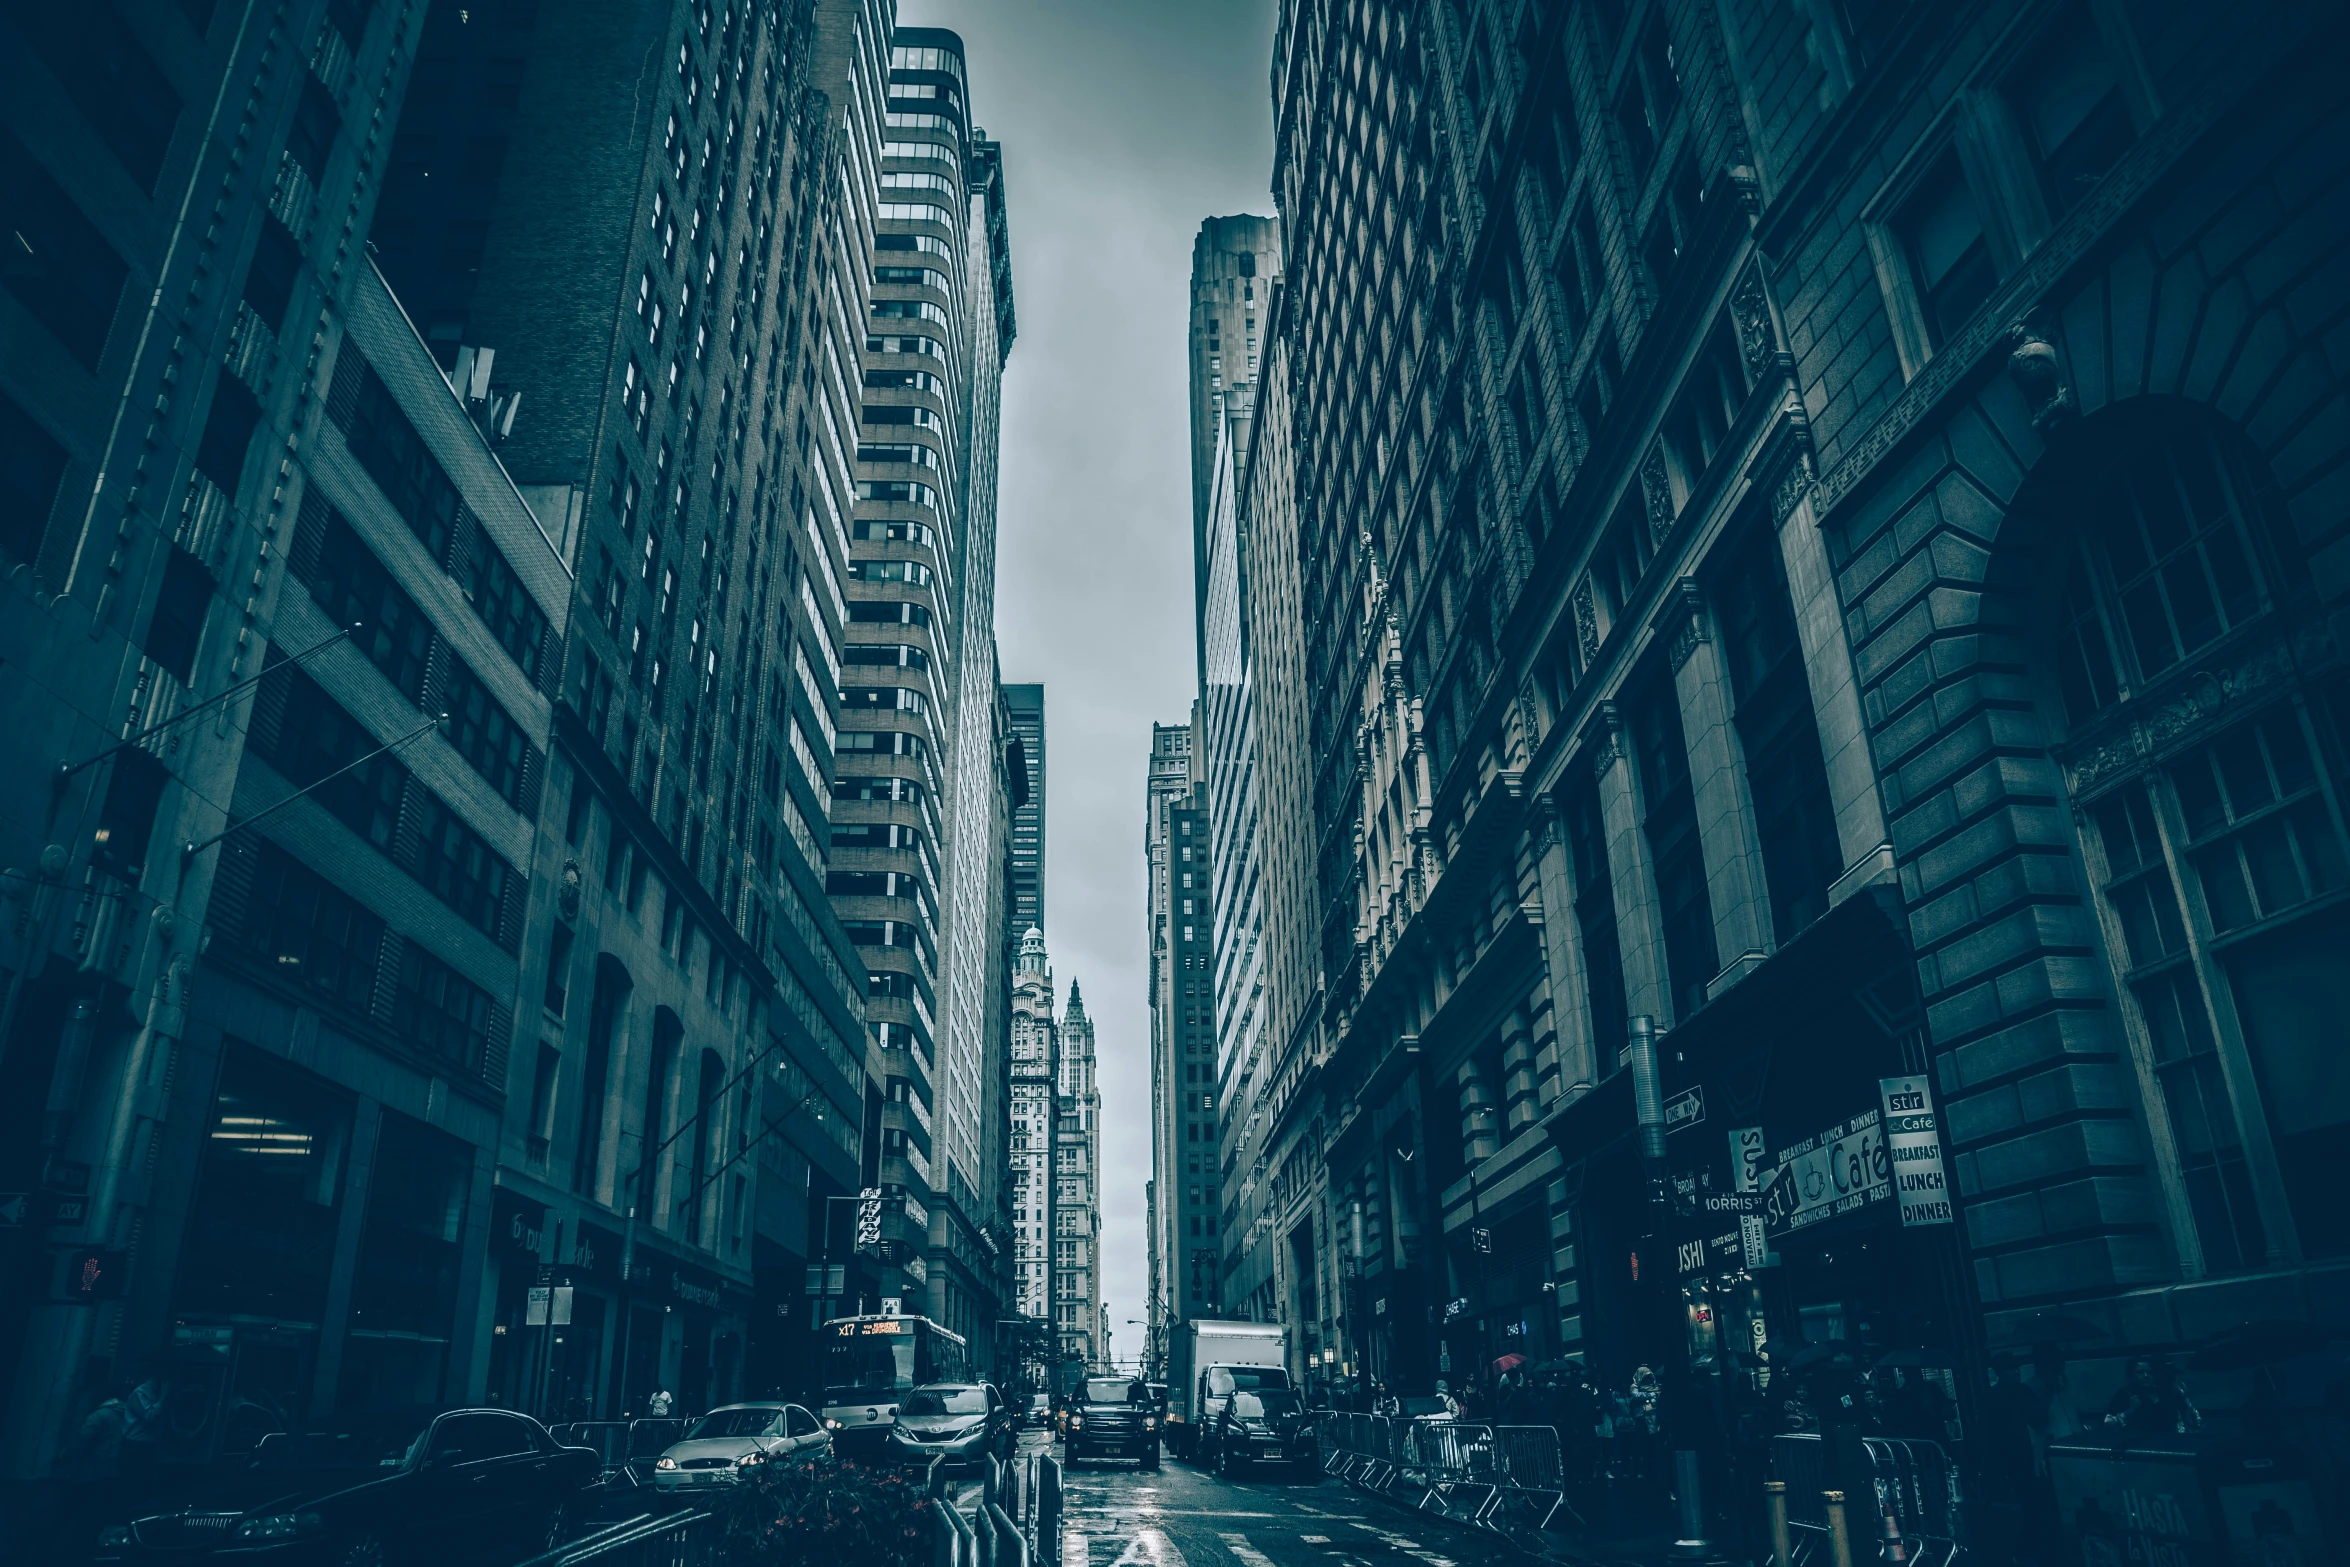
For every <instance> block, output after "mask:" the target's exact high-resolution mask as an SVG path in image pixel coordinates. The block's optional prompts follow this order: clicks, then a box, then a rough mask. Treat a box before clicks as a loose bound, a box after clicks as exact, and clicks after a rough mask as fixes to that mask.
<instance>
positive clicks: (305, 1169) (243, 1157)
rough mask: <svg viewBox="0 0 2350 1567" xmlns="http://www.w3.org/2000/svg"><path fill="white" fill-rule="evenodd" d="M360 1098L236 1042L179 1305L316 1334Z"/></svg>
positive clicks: (229, 1050)
mask: <svg viewBox="0 0 2350 1567" xmlns="http://www.w3.org/2000/svg"><path fill="white" fill-rule="evenodd" d="M350 1140H351V1103H350V1101H349V1100H348V1099H347V1098H345V1097H343V1096H342V1095H339V1094H337V1093H335V1092H334V1091H332V1090H331V1089H329V1088H328V1087H327V1085H326V1084H325V1083H323V1082H321V1081H320V1080H319V1079H317V1078H315V1077H312V1076H310V1075H309V1074H308V1073H307V1072H303V1071H300V1070H299V1069H297V1068H294V1067H291V1066H287V1065H285V1064H284V1063H282V1062H279V1061H277V1060H274V1059H272V1058H270V1057H268V1056H266V1055H263V1054H262V1053H261V1052H259V1051H257V1050H253V1049H250V1048H247V1047H246V1046H244V1045H241V1044H237V1043H235V1042H234V1041H232V1042H230V1043H229V1044H228V1046H227V1047H226V1049H225V1050H224V1052H223V1054H222V1058H221V1064H220V1086H219V1088H218V1089H217V1090H216V1091H215V1093H214V1095H213V1101H212V1124H211V1126H210V1128H209V1129H208V1132H207V1135H206V1137H205V1139H204V1155H203V1162H202V1164H201V1166H200V1168H199V1172H198V1174H197V1177H196V1196H195V1200H194V1202H193V1203H192V1204H190V1210H189V1215H188V1235H187V1239H186V1241H185V1243H184V1245H183V1247H182V1250H181V1257H182V1259H183V1260H182V1262H181V1266H180V1274H179V1282H178V1293H177V1296H176V1298H175V1300H174V1303H173V1304H174V1309H175V1310H176V1311H177V1312H179V1313H181V1314H183V1315H191V1316H195V1317H199V1318H202V1317H225V1318H232V1319H236V1320H243V1321H254V1322H267V1323H275V1324H293V1325H298V1326H299V1327H300V1328H301V1329H303V1330H304V1331H306V1332H315V1330H316V1328H317V1324H318V1322H319V1320H320V1314H321V1313H322V1312H324V1311H325V1309H326V1293H327V1282H328V1275H329V1274H330V1272H331V1271H332V1269H333V1265H334V1237H335V1228H336V1214H337V1212H338V1210H339V1209H340V1207H341V1203H342V1194H343V1162H344V1158H345V1156H346V1154H347V1153H348V1150H349V1147H350Z"/></svg>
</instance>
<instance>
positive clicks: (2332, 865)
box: [2017, 403, 2350, 1274]
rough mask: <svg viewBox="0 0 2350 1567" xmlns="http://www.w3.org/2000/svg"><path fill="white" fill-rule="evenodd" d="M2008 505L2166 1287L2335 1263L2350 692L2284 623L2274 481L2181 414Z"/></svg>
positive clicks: (2291, 598) (2110, 444)
mask: <svg viewBox="0 0 2350 1567" xmlns="http://www.w3.org/2000/svg"><path fill="white" fill-rule="evenodd" d="M2017 506H2018V510H2019V512H2023V511H2029V512H2031V513H2033V514H2034V516H2033V519H2032V520H2033V522H2034V523H2035V524H2036V531H2037V532H2038V533H2039V535H2040V537H2041V538H2043V539H2044V540H2045V541H2046V543H2047V545H2048V546H2049V547H2050V550H2051V553H2050V554H2049V555H2047V556H2043V557H2041V558H2040V559H2039V561H2038V562H2037V563H2036V567H2035V569H2042V568H2045V569H2044V570H2042V576H2043V580H2044V581H2046V582H2048V583H2049V584H2051V585H2052V587H2053V591H2052V592H2051V594H2050V597H2051V599H2052V600H2053V602H2052V603H2051V604H2050V605H2049V609H2048V613H2046V615H2045V616H2044V618H2043V619H2042V620H2041V621H2040V624H2041V625H2042V626H2043V627H2044V628H2046V629H2047V630H2048V631H2049V632H2050V633H2052V634H2051V635H2050V636H2049V637H2048V638H2047V643H2046V645H2045V647H2044V652H2045V654H2046V665H2047V673H2048V676H2049V684H2050V686H2051V688H2052V690H2051V694H2050V703H2049V705H2050V706H2051V707H2052V708H2054V709H2055V710H2056V711H2057V712H2058V713H2059V714H2060V715H2061V717H2060V719H2059V727H2060V729H2061V730H2062V732H2063V736H2064V738H2063V740H2062V741H2061V742H2060V744H2059V745H2058V746H2057V748H2056V754H2057V757H2058V759H2059V760H2060V761H2061V762H2062V763H2063V764H2064V768H2065V776H2066V781H2067V784H2068V786H2069V790H2070V794H2071V797H2072V806H2073V813H2072V814H2073V820H2074V822H2075V824H2076V827H2077V829H2078V832H2079V835H2080V846H2081V852H2082V860H2083V864H2084V866H2085V868H2086V870H2087V873H2088V877H2089V880H2090V883H2091V884H2092V886H2093V887H2094V889H2095V891H2096V894H2097V896H2096V910H2097V916H2098V927H2099V930H2100V933H2101V934H2102V936H2103V945H2104V949H2105V956H2106V959H2107V962H2108V964H2109V966H2110V969H2111V972H2112V977H2113V982H2114V987H2115V990H2116V993H2117V995H2118V996H2119V998H2120V1000H2121V1004H2122V1006H2121V1009H2122V1013H2123V1019H2124V1024H2125V1027H2126V1029H2127V1030H2128V1033H2129V1037H2130V1044H2131V1047H2132V1050H2133V1054H2134V1057H2135V1062H2136V1066H2137V1069H2138V1073H2139V1076H2140V1079H2141V1081H2142V1082H2143V1083H2145V1084H2146V1086H2147V1087H2148V1089H2149V1090H2150V1092H2149V1094H2148V1100H2149V1110H2148V1121H2149V1124H2150V1126H2151V1128H2152V1130H2153V1133H2154V1137H2155V1142H2156V1152H2157V1157H2158V1160H2159V1161H2160V1162H2161V1163H2162V1164H2163V1165H2164V1166H2165V1169H2166V1178H2167V1179H2168V1181H2169V1184H2170V1189H2171V1196H2172V1200H2173V1208H2174V1211H2175V1212H2177V1213H2178V1215H2179V1217H2180V1219H2181V1221H2182V1222H2181V1223H2180V1224H2179V1225H2178V1226H2177V1228H2178V1229H2179V1230H2180V1231H2181V1232H2182V1233H2181V1235H2180V1243H2181V1244H2180V1250H2181V1254H2182V1257H2183V1259H2184V1261H2185V1263H2186V1266H2187V1269H2188V1271H2189V1272H2190V1273H2196V1272H2201V1273H2215V1274H2216V1273H2229V1272H2236V1271H2241V1270H2245V1269H2250V1268H2257V1267H2260V1266H2263V1265H2265V1264H2268V1263H2271V1262H2293V1261H2297V1260H2300V1259H2304V1258H2310V1257H2321V1256H2332V1255H2341V1254H2344V1253H2350V1213H2346V1210H2345V1208H2344V1205H2343V1204H2342V1202H2341V1201H2340V1198H2339V1195H2338V1191H2337V1188H2338V1186H2339V1178H2338V1175H2337V1173H2336V1171H2335V1169H2334V1165H2335V1163H2336V1162H2337V1159H2336V1158H2334V1157H2332V1156H2330V1155H2329V1150H2332V1151H2333V1152H2334V1153H2336V1154H2338V1151H2339V1150H2340V1149H2341V1148H2343V1147H2345V1146H2350V1052H2346V1051H2345V1049H2344V1046H2345V1044H2346V1043H2350V1039H2346V1037H2345V1036H2346V1033H2350V1025H2346V1024H2345V1021H2344V1020H2345V1019H2346V1018H2350V853H2346V852H2345V834H2344V818H2343V804H2342V796H2343V792H2344V782H2345V776H2346V774H2350V676H2345V674H2344V673H2343V672H2342V671H2341V670H2340V669H2339V668H2338V667H2335V668H2331V669H2329V668H2328V667H2327V663H2328V661H2332V662H2334V663H2336V664H2338V659H2336V658H2335V656H2334V654H2333V653H2332V651H2331V648H2330V645H2329V644H2327V643H2325V642H2324V641H2323V640H2322V639H2320V640H2318V641H2315V642H2314V643H2313V642H2312V640H2311V639H2310V637H2309V636H2308V634H2307V633H2306V632H2304V631H2302V630H2301V626H2302V623H2303V620H2304V618H2305V617H2300V616H2297V615H2296V613H2295V609H2296V600H2297V598H2299V597H2300V596H2301V595H2302V594H2303V593H2305V588H2304V587H2303V584H2304V583H2305V581H2306V574H2305V572H2303V570H2302V568H2301V562H2300V560H2299V558H2298V554H2297V552H2296V550H2295V549H2294V547H2293V544H2292V538H2291V528H2290V525H2289V523H2288V522H2287V520H2286V519H2285V516H2284V513H2283V509H2282V507H2281V504H2280V503H2279V502H2278V501H2277V500H2276V498H2275V495H2274V486H2273V482H2272V481H2271V480H2270V478H2269V476H2268V474H2267V472H2266V470H2265V467H2264V465H2262V464H2261V463H2260V462H2259V461H2258V459H2257V457H2256V456H2255V454H2253V453H2252V451H2251V450H2250V448H2249V446H2248V444H2247V443H2245V442H2243V441H2242V440H2241V439H2240V438H2239V437H2238V436H2237V435H2236V433H2235V432H2234V431H2232V430H2230V429H2228V428H2227V427H2225V426H2223V425H2221V424H2220V423H2219V422H2218V421H2216V420H2215V419H2213V418H2211V417H2210V416H2209V415H2208V414H2206V413H2204V412H2203V411H2202V410H2200V409H2196V408H2192V407H2190V406H2188V405H2184V404H2165V403H2146V404H2140V405H2136V406H2134V407H2133V406H2127V405H2125V406H2124V407H2122V408H2120V409H2116V410H2114V411H2112V412H2109V413H2107V414H2105V415H2103V416H2101V417H2100V418H2098V419H2095V420H2092V421H2090V422H2089V423H2088V424H2087V425H2085V426H2084V427H2083V428H2081V429H2080V430H2079V431H2077V432H2075V435H2074V439H2073V440H2072V442H2070V443H2069V445H2068V446H2067V447H2066V448H2065V449H2064V450H2063V451H2061V452H2060V453H2052V454H2051V458H2050V462H2049V464H2048V466H2047V471H2046V472H2045V473H2044V474H2036V475H2035V476H2034V479H2033V481H2032V483H2031V485H2030V486H2028V487H2027V493H2026V494H2025V495H2019V497H2018V500H2017ZM2313 648H2314V649H2315V650H2317V652H2318V653H2319V655H2320V656H2319V657H2318V658H2317V659H2316V660H2315V661H2314V662H2313V659H2312V650H2313Z"/></svg>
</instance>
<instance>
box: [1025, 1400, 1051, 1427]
mask: <svg viewBox="0 0 2350 1567" xmlns="http://www.w3.org/2000/svg"><path fill="white" fill-rule="evenodd" d="M1028 1423H1029V1425H1031V1426H1033V1427H1034V1428H1036V1429H1037V1430H1039V1431H1046V1430H1050V1429H1051V1428H1052V1424H1053V1396H1052V1395H1051V1394H1050V1393H1031V1394H1029V1395H1028Z"/></svg>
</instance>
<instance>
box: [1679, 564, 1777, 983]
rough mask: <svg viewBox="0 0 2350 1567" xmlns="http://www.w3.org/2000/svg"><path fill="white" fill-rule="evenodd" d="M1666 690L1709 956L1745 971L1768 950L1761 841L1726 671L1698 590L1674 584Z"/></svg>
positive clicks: (1685, 581) (1689, 582) (1726, 968)
mask: <svg viewBox="0 0 2350 1567" xmlns="http://www.w3.org/2000/svg"><path fill="white" fill-rule="evenodd" d="M1674 593H1675V595H1676V602H1675V605H1674V610H1673V614H1674V630H1673V640H1672V645H1671V649H1670V651H1671V654H1672V660H1673V684H1674V688H1675V690H1676V691H1677V692H1678V694H1679V696H1680V698H1681V733H1682V737H1683V739H1684V741H1685V742H1686V743H1687V745H1688V747H1689V789H1690V795H1691V798H1692V801H1693V803H1694V804H1695V806H1696V810H1697V838H1698V843H1699V845H1700V847H1701V848H1702V850H1703V852H1704V855H1705V885H1706V896H1707V898H1708V900H1709V901H1710V902H1711V903H1712V905H1713V913H1714V950H1715V951H1716V952H1717V953H1718V954H1720V957H1721V962H1722V965H1723V972H1724V973H1725V975H1726V974H1729V973H1730V972H1732V971H1737V970H1743V969H1745V968H1751V967H1752V966H1753V965H1755V964H1757V963H1759V962H1761V961H1762V959H1763V958H1765V957H1767V956H1768V955H1769V954H1770V951H1771V948H1772V946H1773V944H1774V943H1773V940H1772V929H1771V904H1770V892H1769V884H1768V883H1767V882H1766V881H1765V879H1764V873H1763V858H1762V840H1761V838H1760V836H1759V835H1758V834H1757V833H1756V831H1755V825H1754V812H1753V809H1752V807H1751V805H1750V803H1749V801H1750V796H1749V794H1748V792H1747V784H1746V753H1745V751H1744V750H1743V749H1742V748H1741V746H1740V744H1739V739H1738V732H1737V731H1736V730H1735V729H1733V728H1732V727H1731V724H1730V709H1731V701H1730V671H1729V670H1728V668H1727V667H1726V666H1725V665H1724V663H1723V659H1722V644H1721V642H1720V641H1719V640H1718V639H1716V638H1715V637H1714V636H1713V635H1712V630H1711V617H1710V616H1709V615H1708V614H1707V613H1706V605H1705V599H1704V596H1703V595H1702V594H1700V593H1699V592H1698V589H1697V583H1696V582H1695V581H1694V580H1693V579H1691V578H1688V577H1683V578H1682V579H1681V580H1680V581H1679V582H1677V583H1675V584H1674Z"/></svg>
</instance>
